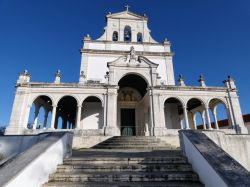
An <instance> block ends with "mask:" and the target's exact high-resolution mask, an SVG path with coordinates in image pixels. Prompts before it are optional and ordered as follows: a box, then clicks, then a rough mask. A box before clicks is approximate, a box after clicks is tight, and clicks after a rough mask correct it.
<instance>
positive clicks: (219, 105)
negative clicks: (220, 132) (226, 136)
mask: <svg viewBox="0 0 250 187" xmlns="http://www.w3.org/2000/svg"><path fill="white" fill-rule="evenodd" d="M209 108H210V115H211V116H212V117H211V126H212V128H213V129H228V128H232V122H231V118H230V115H229V111H228V109H227V107H226V104H225V103H224V102H223V101H222V100H220V99H217V98H214V99H211V100H210V102H209Z"/></svg>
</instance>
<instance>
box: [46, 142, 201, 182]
mask: <svg viewBox="0 0 250 187" xmlns="http://www.w3.org/2000/svg"><path fill="white" fill-rule="evenodd" d="M164 148H165V149H164ZM87 186H88V187H89V186H91V187H103V186H107V187H128V186H132V187H167V186H169V187H170V186H171V187H177V186H183V187H184V186H185V187H201V186H203V185H202V184H201V183H200V182H199V179H198V175H197V174H196V173H194V172H193V171H192V167H191V165H190V164H188V162H187V159H186V158H185V157H184V156H182V153H181V150H179V149H174V148H173V147H171V145H169V144H166V143H164V142H162V141H160V140H159V139H157V138H156V137H113V138H111V139H108V140H106V141H104V142H102V143H100V144H98V145H96V146H95V147H94V148H92V149H82V150H77V151H73V156H72V157H71V158H69V159H65V160H64V162H63V164H62V165H59V166H58V168H57V172H56V173H55V174H53V175H51V176H50V178H49V182H48V183H46V184H44V185H43V187H87Z"/></svg>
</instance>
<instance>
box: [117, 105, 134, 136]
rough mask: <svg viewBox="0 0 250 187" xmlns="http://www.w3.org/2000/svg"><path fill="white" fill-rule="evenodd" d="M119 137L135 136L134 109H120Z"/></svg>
mask: <svg viewBox="0 0 250 187" xmlns="http://www.w3.org/2000/svg"><path fill="white" fill-rule="evenodd" d="M121 135H122V136H135V135H136V129H135V109H134V108H121Z"/></svg>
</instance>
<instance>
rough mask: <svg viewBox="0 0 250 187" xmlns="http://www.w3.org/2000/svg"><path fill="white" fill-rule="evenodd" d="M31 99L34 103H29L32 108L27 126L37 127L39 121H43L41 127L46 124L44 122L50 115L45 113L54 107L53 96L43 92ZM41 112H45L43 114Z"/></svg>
mask: <svg viewBox="0 0 250 187" xmlns="http://www.w3.org/2000/svg"><path fill="white" fill-rule="evenodd" d="M31 101H32V103H30V104H29V106H30V109H29V117H28V124H27V128H29V129H31V128H33V129H36V127H37V123H38V122H39V123H41V124H40V126H41V127H42V126H43V125H44V123H47V117H48V116H47V115H45V114H46V112H49V111H50V110H51V109H52V104H53V100H52V97H50V96H48V95H46V94H42V95H36V96H34V97H33V98H32V99H31ZM41 112H43V113H44V114H43V115H41ZM41 119H42V120H41ZM38 120H39V121H38Z"/></svg>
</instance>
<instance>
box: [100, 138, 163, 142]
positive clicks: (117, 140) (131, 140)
mask: <svg viewBox="0 0 250 187" xmlns="http://www.w3.org/2000/svg"><path fill="white" fill-rule="evenodd" d="M103 142H121V143H127V142H128V143H129V142H138V143H151V142H154V143H161V142H162V141H161V140H150V139H148V140H134V139H127V140H125V139H124V140H123V139H116V140H115V139H108V140H105V141H103ZM163 143H166V142H163Z"/></svg>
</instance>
